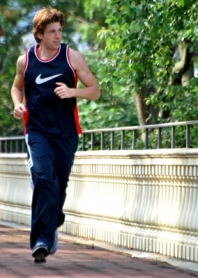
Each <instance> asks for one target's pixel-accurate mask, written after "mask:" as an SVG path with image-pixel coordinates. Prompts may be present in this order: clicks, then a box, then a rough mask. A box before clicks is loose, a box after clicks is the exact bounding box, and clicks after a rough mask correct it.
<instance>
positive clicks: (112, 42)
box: [99, 0, 198, 124]
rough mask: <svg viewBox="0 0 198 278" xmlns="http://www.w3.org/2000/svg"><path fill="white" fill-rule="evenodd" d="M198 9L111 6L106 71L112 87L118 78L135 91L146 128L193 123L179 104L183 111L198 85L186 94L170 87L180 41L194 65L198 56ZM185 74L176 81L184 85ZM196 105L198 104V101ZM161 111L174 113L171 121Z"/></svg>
mask: <svg viewBox="0 0 198 278" xmlns="http://www.w3.org/2000/svg"><path fill="white" fill-rule="evenodd" d="M197 8H198V4H197V2H194V1H192V0H189V1H184V0H178V1H165V0H158V1H154V0H152V1H131V0H116V1H115V0H111V1H110V11H111V12H110V13H109V16H108V18H107V20H106V23H108V27H107V28H103V29H102V30H101V31H100V33H99V35H100V37H101V38H103V39H104V38H105V39H106V50H107V51H109V53H110V54H111V55H110V56H108V58H109V60H108V62H107V64H106V65H105V66H106V69H107V71H108V78H109V82H111V80H112V79H111V76H112V75H113V76H114V77H115V78H116V80H117V82H118V83H119V84H122V85H124V84H127V85H129V87H128V89H129V91H130V92H131V93H132V94H133V96H134V95H135V96H136V97H137V100H138V101H139V104H140V105H142V106H141V108H142V107H143V109H142V110H144V111H141V112H142V114H143V113H144V116H145V117H144V118H143V119H142V122H141V118H139V121H140V122H141V123H142V124H144V123H147V122H149V119H150V118H152V121H153V122H155V123H156V122H157V121H168V120H169V121H170V120H172V121H175V120H177V121H180V120H187V118H185V116H184V114H181V113H179V112H178V104H179V107H181V103H183V105H184V104H185V103H186V101H191V100H192V94H193V92H194V91H196V88H197V87H196V86H197V85H196V83H197V82H196V80H193V79H194V78H192V82H191V84H189V86H187V87H185V88H182V86H181V85H182V84H181V83H179V82H178V83H177V84H170V79H171V78H172V70H173V68H174V65H175V63H176V61H175V60H174V59H173V57H174V53H175V50H176V49H177V47H178V44H179V42H180V41H185V42H186V45H187V49H188V51H189V53H190V54H191V63H193V62H194V59H195V57H196V55H197V50H196V49H197V43H198V37H197V23H198V22H197V21H198V17H197V13H198V12H197V11H198V9H197ZM179 59H180V57H179ZM115 69H116V71H115ZM180 74H181V72H179V71H178V72H175V74H174V75H175V76H174V78H175V77H176V78H177V79H180V78H181V77H180ZM193 100H194V101H195V100H196V104H197V98H196V97H195V98H193ZM194 104H195V103H194ZM193 106H194V108H195V106H196V107H197V105H193ZM152 109H153V113H152ZM161 110H163V111H168V112H169V113H168V118H167V117H163V116H161V118H160V113H159V112H160V111H161ZM175 111H176V113H175ZM189 112H190V111H189ZM194 112H196V113H195V114H194V113H189V117H188V119H189V118H191V119H195V118H196V115H197V108H196V111H195V110H194Z"/></svg>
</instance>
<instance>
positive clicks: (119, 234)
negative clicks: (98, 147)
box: [0, 149, 198, 262]
mask: <svg viewBox="0 0 198 278" xmlns="http://www.w3.org/2000/svg"><path fill="white" fill-rule="evenodd" d="M31 196H32V190H31V188H30V185H29V172H28V168H27V161H26V155H24V154H0V219H3V220H7V221H13V222H16V223H24V224H28V225H29V223H30V204H31ZM64 209H65V211H66V219H65V223H64V225H63V227H62V228H61V231H63V232H65V233H70V234H73V235H77V236H82V237H87V238H90V239H96V240H101V241H104V242H109V243H113V244H116V245H121V246H123V247H127V248H133V249H139V250H143V251H150V252H154V253H158V254H163V255H167V256H172V257H176V258H181V259H185V260H189V261H195V262H198V149H160V150H141V151H135V150H133V151H89V152H77V153H76V157H75V162H74V165H73V168H72V173H71V176H70V182H69V187H68V189H67V199H66V203H65V207H64Z"/></svg>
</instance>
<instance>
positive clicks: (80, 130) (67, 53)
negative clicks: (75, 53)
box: [66, 46, 82, 134]
mask: <svg viewBox="0 0 198 278" xmlns="http://www.w3.org/2000/svg"><path fill="white" fill-rule="evenodd" d="M69 49H70V48H69V47H68V46H67V48H66V59H67V62H68V65H69V66H70V68H71V70H72V71H73V74H74V88H76V87H77V83H78V77H77V74H76V71H75V69H74V67H73V66H72V63H71V60H70V57H69ZM74 119H75V123H76V129H77V133H78V134H82V128H81V126H80V122H79V115H78V106H77V104H76V106H75V108H74Z"/></svg>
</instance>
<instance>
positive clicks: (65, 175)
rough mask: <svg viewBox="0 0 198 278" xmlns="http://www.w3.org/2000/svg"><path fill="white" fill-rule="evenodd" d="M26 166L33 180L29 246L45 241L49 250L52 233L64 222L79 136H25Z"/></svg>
mask: <svg viewBox="0 0 198 278" xmlns="http://www.w3.org/2000/svg"><path fill="white" fill-rule="evenodd" d="M26 144H27V147H28V166H29V169H30V174H31V179H32V183H33V196H32V215H31V233H30V247H31V248H33V247H34V245H35V244H36V242H37V241H40V240H41V241H42V242H45V244H46V245H47V246H48V248H49V250H50V249H51V247H52V245H53V240H54V233H55V231H56V229H57V228H58V227H60V226H61V225H62V224H63V223H64V219H65V214H64V212H63V205H64V202H65V198H66V188H67V184H68V181H69V175H70V172H71V168H72V165H73V161H74V155H75V152H76V150H77V146H78V136H76V137H73V138H67V139H58V138H57V139H51V138H47V137H45V136H44V135H42V134H37V133H30V134H27V135H26Z"/></svg>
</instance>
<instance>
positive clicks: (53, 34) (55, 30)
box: [38, 22, 62, 50]
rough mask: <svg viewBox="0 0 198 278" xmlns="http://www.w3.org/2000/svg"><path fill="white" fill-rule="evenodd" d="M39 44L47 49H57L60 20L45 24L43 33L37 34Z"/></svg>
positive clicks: (60, 34) (60, 33)
mask: <svg viewBox="0 0 198 278" xmlns="http://www.w3.org/2000/svg"><path fill="white" fill-rule="evenodd" d="M38 37H39V39H40V40H41V43H40V44H41V45H43V46H45V47H46V48H49V49H52V50H53V49H57V48H59V46H60V43H61V39H62V27H61V25H60V22H53V23H50V24H48V25H47V26H46V28H45V31H44V34H38Z"/></svg>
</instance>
